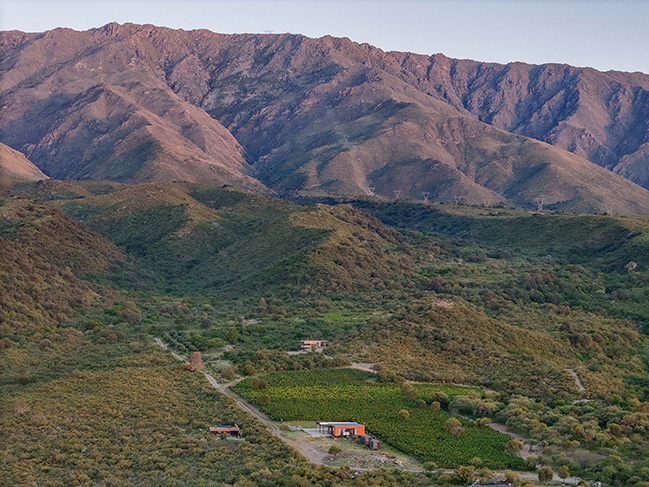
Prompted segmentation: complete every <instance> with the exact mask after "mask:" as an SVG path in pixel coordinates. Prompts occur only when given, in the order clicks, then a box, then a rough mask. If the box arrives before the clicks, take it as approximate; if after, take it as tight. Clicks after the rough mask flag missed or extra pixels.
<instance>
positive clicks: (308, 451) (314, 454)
mask: <svg viewBox="0 0 649 487" xmlns="http://www.w3.org/2000/svg"><path fill="white" fill-rule="evenodd" d="M155 341H156V343H157V344H158V346H159V347H161V348H163V349H165V350H167V351H168V352H170V353H171V354H172V355H173V356H174V357H175V358H176V360H179V361H181V362H184V363H189V362H188V361H187V359H185V358H184V357H183V356H181V355H179V354H177V353H176V352H174V351H173V350H171V349H170V348H169V347H168V346H167V345H166V344H165V343H164V342H163V341H162V340H160V339H159V338H156V339H155ZM203 375H205V378H206V379H207V381H208V382H209V383H210V385H211V386H212V387H214V388H215V389H216V390H217V391H219V392H220V393H221V394H225V395H226V396H228V397H229V398H231V399H232V400H233V401H234V402H236V403H237V405H238V406H239V407H240V408H241V409H243V410H245V411H246V412H248V413H249V414H252V415H253V416H254V417H255V418H256V419H258V420H259V421H261V422H262V423H264V424H265V425H266V426H267V427H268V429H270V432H271V433H272V434H273V436H275V437H276V438H279V439H280V440H282V441H283V442H284V443H286V444H287V445H290V446H291V447H293V448H294V449H295V450H297V451H298V452H299V453H300V454H301V455H302V456H303V457H304V458H306V459H307V460H309V461H310V462H311V463H315V464H318V465H324V459H325V457H326V455H325V454H324V453H322V452H319V451H318V450H316V449H314V448H312V447H310V446H309V445H306V444H304V443H301V442H297V441H293V440H290V439H288V438H285V437H284V436H282V431H281V430H280V429H279V427H278V426H277V425H276V424H275V423H273V422H272V421H271V420H270V418H269V417H268V416H266V415H265V414H264V413H262V412H261V411H259V410H258V409H257V408H255V407H254V406H253V405H251V404H249V403H247V402H246V401H244V400H243V399H242V398H241V397H240V396H239V395H238V394H236V393H235V392H234V391H232V390H231V389H230V388H229V387H230V386H233V385H235V384H237V383H238V382H240V381H241V380H242V379H238V380H235V381H232V382H230V383H228V384H219V382H218V381H217V380H216V379H215V378H214V376H212V375H210V374H208V373H207V372H205V371H203Z"/></svg>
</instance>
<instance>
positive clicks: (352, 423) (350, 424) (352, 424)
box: [318, 421, 363, 426]
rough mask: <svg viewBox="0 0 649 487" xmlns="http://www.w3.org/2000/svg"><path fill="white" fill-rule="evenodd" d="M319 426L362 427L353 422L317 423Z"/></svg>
mask: <svg viewBox="0 0 649 487" xmlns="http://www.w3.org/2000/svg"><path fill="white" fill-rule="evenodd" d="M318 424H319V425H321V426H363V425H362V424H361V423H356V422H355V421H342V422H340V423H324V422H319V423H318Z"/></svg>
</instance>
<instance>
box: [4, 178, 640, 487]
mask: <svg viewBox="0 0 649 487" xmlns="http://www.w3.org/2000/svg"><path fill="white" fill-rule="evenodd" d="M0 191H1V196H0V200H1V203H0V218H1V219H0V244H1V245H2V248H3V256H8V255H11V256H12V258H11V259H3V260H2V261H0V277H2V279H1V280H0V285H1V286H2V293H1V296H2V305H1V306H0V311H1V313H0V321H1V323H2V336H1V337H0V358H1V363H2V364H3V366H2V368H1V369H0V381H1V383H2V387H3V390H4V391H6V393H3V395H2V404H1V408H0V432H1V434H2V436H3V437H4V438H7V439H9V441H7V442H5V443H4V445H3V447H2V448H3V451H2V456H3V457H4V458H7V459H8V461H6V462H4V464H3V465H0V474H1V475H2V477H3V478H6V479H12V480H11V482H12V483H13V484H15V485H21V484H25V483H28V482H36V483H42V484H43V485H48V482H49V483H51V485H59V484H73V483H76V484H79V485H86V484H87V485H90V484H92V483H101V484H105V485H111V484H120V483H137V482H145V481H147V482H148V481H151V482H157V483H159V484H161V485H180V484H178V482H179V480H178V479H180V478H182V485H202V484H203V483H204V482H208V481H211V482H217V483H223V484H225V485H237V486H248V485H250V486H253V485H267V484H268V485H273V484H274V485H302V484H304V485H332V484H335V485H350V486H352V485H353V486H357V485H358V486H361V485H367V484H371V485H386V486H387V485H393V484H395V483H396V484H399V485H445V484H448V483H455V484H458V485H461V484H463V483H466V482H468V480H469V479H477V478H479V479H482V482H483V483H486V482H490V481H494V480H497V479H499V478H500V479H503V478H505V477H506V476H507V475H509V476H513V475H517V476H518V477H511V479H513V480H515V481H516V482H518V483H521V484H523V483H524V482H529V481H530V479H531V478H534V477H535V476H536V475H537V472H536V469H538V468H541V467H542V466H550V467H551V468H552V469H553V470H554V472H555V473H556V472H558V471H559V469H560V468H561V467H563V466H564V465H565V466H566V468H568V469H569V472H570V475H571V477H575V478H577V477H578V478H582V479H586V480H599V481H603V482H606V483H610V484H615V483H616V482H622V483H624V485H632V486H635V485H639V486H640V487H642V485H643V484H642V482H645V481H646V480H644V477H643V476H645V474H646V472H645V469H646V468H647V467H646V465H647V462H648V461H649V459H648V458H647V457H646V453H647V451H648V450H649V449H648V448H647V447H648V443H647V441H648V440H647V436H646V429H645V428H646V424H647V418H648V417H649V416H648V415H649V411H647V404H648V403H649V379H648V377H649V376H648V367H649V342H648V340H647V336H646V333H647V329H648V328H647V327H648V326H649V317H648V315H647V310H646V306H644V305H643V303H644V302H646V301H644V299H646V295H647V293H648V292H649V284H648V283H649V280H648V279H647V272H648V264H647V262H646V261H645V256H646V255H647V248H646V246H647V235H648V234H649V233H648V230H647V226H648V223H647V221H646V219H644V218H643V217H634V218H626V217H619V216H603V215H579V216H575V215H565V214H560V213H555V212H547V211H546V212H541V213H539V212H530V211H525V210H520V209H510V208H482V207H478V206H468V205H443V204H437V203H421V202H414V201H407V200H402V201H397V202H395V201H391V200H384V199H381V198H365V199H344V198H343V199H336V198H328V199H322V198H313V197H311V198H309V199H303V198H302V199H299V200H297V201H289V200H280V199H276V198H273V197H269V196H264V195H259V194H255V193H250V192H246V191H242V190H240V189H236V188H233V187H231V186H225V187H213V186H202V185H197V184H191V183H143V184H136V185H130V184H124V183H115V182H99V181H88V182H65V181H52V180H43V181H38V182H20V183H15V182H5V183H3V186H2V188H1V190H0ZM503 229H505V230H504V231H503ZM576 249H578V251H577V250H576ZM10 252H11V253H10ZM629 261H634V262H636V266H635V267H634V268H633V269H632V270H628V269H627V268H626V267H625V266H626V265H627V264H628V262H629ZM307 338H317V339H322V340H327V341H328V342H329V344H328V346H326V347H325V348H324V349H323V350H322V351H321V352H308V353H302V354H289V353H288V352H291V351H296V350H299V349H300V348H301V344H302V340H304V339H307ZM156 339H157V340H159V342H158V344H156ZM159 343H162V344H164V345H165V346H168V347H169V349H170V350H171V351H173V352H174V353H176V354H178V355H180V356H182V357H189V356H190V355H191V354H193V353H196V352H199V353H200V355H201V358H202V365H203V369H202V372H198V371H196V372H192V371H191V370H190V367H189V365H187V364H184V363H182V362H178V361H177V360H175V359H174V358H173V357H172V356H171V355H170V353H169V352H168V351H165V350H163V349H161V348H160V346H159ZM352 364H356V365H354V367H357V368H356V369H353V368H348V367H350V366H352ZM358 364H365V365H360V366H359V365H358ZM359 367H360V368H361V369H362V368H366V369H367V368H371V370H372V372H368V371H366V370H358V368H359ZM203 372H205V373H207V374H208V378H210V377H211V379H212V380H210V382H212V385H216V386H217V389H214V388H213V387H211V385H210V382H208V381H207V380H206V379H205V377H204V375H203ZM575 374H576V376H577V377H578V379H579V382H577V381H576V380H575ZM260 381H261V384H260ZM579 383H581V385H582V387H579ZM223 384H229V385H230V389H231V390H233V391H235V392H236V393H237V395H239V396H241V397H242V398H244V399H245V401H246V403H250V404H252V405H253V406H255V407H256V408H259V409H260V410H261V411H263V412H264V413H267V414H269V415H270V416H272V417H273V418H274V419H276V420H277V419H283V420H284V421H283V422H286V423H290V424H294V423H295V422H299V421H327V420H334V421H349V420H351V421H362V422H364V423H366V424H367V427H368V430H369V431H370V433H371V434H374V435H377V436H378V437H380V439H381V441H382V442H383V443H384V444H385V447H386V448H388V449H390V448H393V449H395V454H396V451H398V452H399V453H398V454H399V455H404V454H405V455H407V458H408V459H409V460H408V461H409V462H413V464H414V466H413V467H412V468H410V467H408V468H399V466H398V465H396V464H393V463H392V464H390V463H388V464H387V465H386V466H385V467H384V468H379V469H375V468H374V467H371V468H369V467H363V466H362V462H368V461H369V460H367V459H364V458H365V457H364V456H359V453H358V451H357V450H356V449H355V448H356V447H354V448H352V449H351V450H348V449H346V450H345V451H344V452H343V454H342V456H341V459H340V461H338V460H332V459H331V458H329V457H330V456H331V455H329V454H325V453H326V452H325V453H323V451H322V450H320V453H318V454H317V458H321V459H322V458H324V457H327V460H326V461H323V460H320V461H318V462H316V463H310V462H308V461H306V460H305V459H304V458H303V457H302V456H301V455H300V454H298V453H297V452H299V451H300V448H297V449H294V448H293V446H292V445H291V443H290V441H295V438H293V439H292V437H291V434H292V433H290V434H288V439H289V442H282V441H280V440H279V439H278V438H277V435H282V436H286V435H287V433H286V432H284V431H282V429H281V428H280V427H282V423H283V422H282V421H279V422H275V423H272V424H273V425H274V426H272V427H270V428H269V427H268V426H269V423H268V422H263V421H260V419H259V416H257V417H256V416H255V414H250V411H246V408H243V409H242V408H240V407H239V406H237V405H236V404H237V403H236V402H235V401H234V400H233V399H232V397H228V393H226V394H225V395H224V394H221V392H228V391H229V390H230V389H227V390H226V389H225V387H224V386H223ZM125 385H126V387H127V388H129V391H130V392H129V393H128V394H118V393H117V391H118V390H120V389H123V388H124V387H125ZM83 391H85V392H83ZM137 391H139V392H137ZM334 391H335V392H334ZM263 396H266V397H263ZM287 397H288V398H293V399H291V400H288V401H287V400H286V398H287ZM267 399H268V402H266V401H267ZM156 404H165V408H164V410H161V409H159V408H157V407H156V406H155V405H156ZM239 404H240V405H241V404H242V403H241V402H239ZM394 408H396V409H394ZM402 410H403V411H405V413H407V414H405V413H401V411H402ZM400 414H401V416H400ZM333 416H336V417H333ZM402 416H403V417H402ZM127 417H128V418H130V419H129V420H128V422H127V423H125V422H124V418H127ZM450 418H456V419H457V420H458V421H459V428H461V430H462V431H460V430H456V433H459V434H458V435H457V436H456V435H455V434H453V433H451V432H450V431H449V429H448V428H447V427H446V426H445V423H446V422H447V420H448V419H450ZM233 423H236V424H238V425H239V426H240V427H241V428H242V438H243V439H242V440H240V441H239V440H237V441H235V440H227V441H226V440H221V439H219V438H218V437H214V435H210V434H209V433H208V432H207V428H208V427H209V426H213V425H214V424H233ZM489 423H497V424H500V425H504V426H506V427H507V429H508V431H512V432H515V433H517V434H520V435H521V436H522V437H523V438H525V443H526V444H527V445H528V447H531V451H529V452H528V453H529V454H526V455H525V457H524V458H522V457H521V456H519V454H518V452H520V449H519V446H521V448H523V447H525V445H518V444H516V443H510V442H511V440H512V438H511V437H509V436H507V435H504V434H500V433H498V432H497V431H495V430H494V429H493V428H491V427H489V426H486V425H487V424H489ZM479 425H482V426H479ZM36 431H38V434H34V433H35V432H36ZM273 435H275V437H274V436H273ZM293 436H295V435H293ZM43 438H47V444H49V445H53V447H52V449H53V451H54V453H53V454H50V453H49V452H46V451H45V450H44V449H43V445H44V444H45V443H43ZM431 438H435V439H436V440H435V441H431ZM300 441H302V442H304V441H306V440H300ZM342 441H346V440H342ZM334 444H335V442H334ZM293 445H295V443H294V444H293ZM528 447H525V448H528ZM310 448H315V446H310ZM296 450H297V452H296ZM135 451H139V452H142V451H146V452H148V453H147V455H148V458H149V459H150V460H148V461H147V462H144V463H143V462H141V461H139V460H137V461H136V460H135V458H136V456H134V455H135V453H134V452H135ZM347 451H348V453H345V452H347ZM388 451H390V450H388ZM348 455H350V456H348ZM307 456H308V455H307ZM350 458H355V459H356V460H353V461H352V460H350ZM345 459H346V460H345ZM345 462H351V464H350V463H347V467H343V465H344V464H345ZM354 462H357V463H354ZM358 462H360V463H358ZM372 462H373V460H372V461H370V464H372ZM233 463H236V464H237V465H238V467H237V468H231V467H230V465H231V464H233ZM319 463H325V465H320V464H319ZM116 465H117V466H118V467H117V468H115V466H116ZM219 465H228V468H219V467H218V466H219ZM354 465H355V466H354ZM417 465H419V466H417ZM375 466H376V465H375ZM393 467H396V468H393ZM506 469H514V470H516V471H517V472H518V473H508V472H507V471H506ZM72 472H76V473H75V474H74V475H75V476H74V477H72V475H73V474H72ZM519 477H520V479H519ZM46 479H47V480H46ZM144 479H147V480H144ZM246 482H248V483H246Z"/></svg>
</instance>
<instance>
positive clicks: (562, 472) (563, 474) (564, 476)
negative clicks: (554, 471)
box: [558, 465, 570, 481]
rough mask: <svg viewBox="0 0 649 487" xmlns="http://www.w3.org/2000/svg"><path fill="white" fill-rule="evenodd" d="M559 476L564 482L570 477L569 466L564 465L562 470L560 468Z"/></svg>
mask: <svg viewBox="0 0 649 487" xmlns="http://www.w3.org/2000/svg"><path fill="white" fill-rule="evenodd" d="M558 474H559V477H560V478H561V480H563V481H565V480H566V479H567V478H568V477H570V469H569V468H568V465H562V466H561V468H559V472H558Z"/></svg>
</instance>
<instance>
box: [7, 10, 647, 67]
mask: <svg viewBox="0 0 649 487" xmlns="http://www.w3.org/2000/svg"><path fill="white" fill-rule="evenodd" d="M111 21H117V22H120V23H123V22H133V23H139V24H143V23H148V24H155V25H163V26H167V27H174V28H183V29H198V28H205V29H209V30H212V31H215V32H222V33H243V32H257V33H263V32H268V31H272V32H274V33H279V32H292V33H299V34H304V35H307V36H310V37H321V36H323V35H326V34H330V35H333V36H336V37H349V38H350V39H352V40H354V41H357V42H367V43H370V44H373V45H375V46H378V47H380V48H382V49H384V50H388V51H389V50H398V51H412V52H416V53H421V54H435V53H438V52H441V53H444V54H446V55H447V56H450V57H454V58H468V59H475V60H478V61H492V62H499V63H507V62H510V61H524V62H528V63H534V64H540V63H548V62H556V63H568V64H572V65H574V66H591V67H594V68H597V69H600V70H603V71H606V70H609V69H616V70H621V71H642V72H644V73H649V0H617V1H616V0H481V1H479V0H454V1H453V0H401V1H397V0H374V1H370V0H347V1H341V0H281V1H279V0H277V1H276V0H266V1H262V0H255V1H253V0H238V1H232V0H185V1H181V0H158V1H153V0H129V1H122V0H120V1H106V0H85V1H82V0H76V1H75V0H60V1H59V0H50V1H44V0H40V1H37V0H0V30H12V29H18V30H23V31H30V32H41V31H43V30H47V29H52V28H55V27H71V28H74V29H78V30H85V29H89V28H92V27H99V26H101V25H104V24H107V23H108V22H111Z"/></svg>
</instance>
